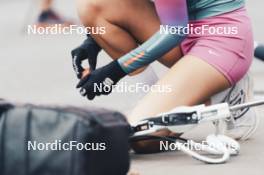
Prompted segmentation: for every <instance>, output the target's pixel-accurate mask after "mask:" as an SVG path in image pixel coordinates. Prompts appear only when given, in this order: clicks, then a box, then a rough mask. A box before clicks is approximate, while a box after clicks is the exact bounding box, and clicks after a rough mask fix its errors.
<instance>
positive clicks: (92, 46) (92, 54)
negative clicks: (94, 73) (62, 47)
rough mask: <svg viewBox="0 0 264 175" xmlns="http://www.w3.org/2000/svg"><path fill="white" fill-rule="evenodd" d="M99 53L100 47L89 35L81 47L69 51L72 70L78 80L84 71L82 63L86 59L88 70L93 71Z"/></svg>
mask: <svg viewBox="0 0 264 175" xmlns="http://www.w3.org/2000/svg"><path fill="white" fill-rule="evenodd" d="M100 51H101V47H100V46H98V44H97V43H96V42H95V41H94V40H93V38H92V37H91V36H89V35H88V38H87V39H86V40H85V41H84V42H83V44H82V45H80V46H79V47H77V48H76V49H74V50H72V51H71V55H72V65H73V69H74V71H75V73H76V75H77V77H78V78H79V79H80V78H81V77H82V72H83V71H84V68H83V67H82V61H83V60H86V59H87V60H88V63H89V66H90V70H95V68H96V63H97V56H98V53H99V52H100Z"/></svg>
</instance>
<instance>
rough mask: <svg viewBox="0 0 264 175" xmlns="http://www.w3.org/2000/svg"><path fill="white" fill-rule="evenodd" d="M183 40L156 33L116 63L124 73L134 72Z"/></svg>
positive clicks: (175, 36)
mask: <svg viewBox="0 0 264 175" xmlns="http://www.w3.org/2000/svg"><path fill="white" fill-rule="evenodd" d="M184 38H185V35H173V34H170V33H167V34H165V33H161V32H160V31H158V32H156V34H155V35H153V36H152V37H151V38H150V39H149V40H148V41H146V42H145V43H144V44H142V45H141V46H139V47H138V48H136V49H134V50H133V51H131V52H129V53H128V54H126V55H124V56H122V57H121V58H120V59H119V60H118V62H119V64H120V66H121V67H122V69H123V70H124V71H125V72H126V73H131V72H134V71H135V70H137V69H139V68H141V67H144V66H145V65H148V64H150V63H152V62H153V61H155V60H157V59H159V58H160V57H162V56H163V55H164V54H166V53H167V52H169V51H170V50H171V49H173V48H174V47H175V46H177V45H178V44H179V43H180V42H181V41H182V40H183V39H184Z"/></svg>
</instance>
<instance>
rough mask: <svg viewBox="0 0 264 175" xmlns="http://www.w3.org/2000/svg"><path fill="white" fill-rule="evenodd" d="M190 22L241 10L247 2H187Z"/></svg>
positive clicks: (204, 0)
mask: <svg viewBox="0 0 264 175" xmlns="http://www.w3.org/2000/svg"><path fill="white" fill-rule="evenodd" d="M187 4H188V12H189V19H190V20H197V19H202V18H206V17H211V16H216V15H220V14H223V13H227V12H230V11H233V10H236V9H239V8H241V7H243V6H244V5H245V0H187Z"/></svg>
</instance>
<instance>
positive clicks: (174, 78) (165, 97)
mask: <svg viewBox="0 0 264 175" xmlns="http://www.w3.org/2000/svg"><path fill="white" fill-rule="evenodd" d="M157 85H159V86H170V87H171V92H168V93H167V92H165V93H157V92H151V93H149V94H148V95H147V96H146V97H145V98H144V99H143V100H142V101H141V102H140V103H139V104H138V105H137V107H136V108H135V109H134V110H133V112H132V113H131V115H130V117H129V119H130V120H131V121H133V122H135V121H140V120H142V119H144V117H148V116H155V115H157V114H159V113H162V112H168V111H169V110H171V109H173V108H175V107H177V106H181V105H197V104H200V103H203V102H204V101H206V100H207V99H209V98H210V97H211V96H212V95H214V94H215V93H217V92H220V91H222V90H224V89H226V88H228V87H229V86H230V85H229V82H228V80H227V79H226V78H225V77H224V75H222V74H221V73H220V72H218V71H217V70H216V69H215V68H213V67H212V66H211V65H209V64H208V63H205V62H204V61H203V60H201V59H199V58H196V57H193V56H185V57H184V58H182V59H181V60H180V61H178V62H177V63H176V64H175V65H174V66H173V67H172V68H171V70H170V71H169V72H168V73H167V74H166V75H165V76H164V77H163V78H162V79H161V80H160V81H159V82H158V83H157ZM150 105H151V108H150V107H149V106H150Z"/></svg>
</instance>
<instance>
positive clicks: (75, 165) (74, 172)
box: [0, 101, 130, 175]
mask: <svg viewBox="0 0 264 175" xmlns="http://www.w3.org/2000/svg"><path fill="white" fill-rule="evenodd" d="M129 132H130V127H129V124H128V122H127V121H126V119H125V117H124V116H123V115H122V114H120V113H118V112H113V111H108V110H105V109H86V108H85V109H84V108H76V107H49V106H35V105H28V104H26V105H12V104H8V103H6V102H4V101H2V102H1V101H0V175H125V174H126V173H127V172H128V169H129V163H130V160H129V153H128V151H129V143H128V139H129ZM70 142H72V143H73V142H74V145H77V144H78V146H80V147H79V149H77V146H76V147H71V148H73V149H70V146H71V145H70ZM65 143H66V144H67V145H68V144H69V145H68V146H67V148H68V149H70V150H65V149H66V144H65ZM85 144H86V145H85ZM62 146H64V147H62ZM43 148H45V149H43ZM47 148H48V149H47ZM81 148H82V149H81ZM90 149H92V150H90Z"/></svg>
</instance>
